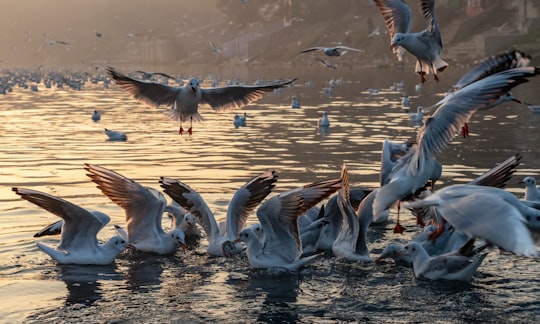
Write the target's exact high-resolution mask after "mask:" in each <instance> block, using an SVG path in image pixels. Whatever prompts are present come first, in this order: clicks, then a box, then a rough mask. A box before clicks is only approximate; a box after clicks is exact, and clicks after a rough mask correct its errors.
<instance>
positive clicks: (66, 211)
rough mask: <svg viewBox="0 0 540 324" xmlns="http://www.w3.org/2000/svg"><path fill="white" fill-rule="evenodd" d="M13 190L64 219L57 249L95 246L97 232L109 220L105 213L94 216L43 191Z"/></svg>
mask: <svg viewBox="0 0 540 324" xmlns="http://www.w3.org/2000/svg"><path fill="white" fill-rule="evenodd" d="M13 191H14V192H15V193H16V194H18V195H19V196H21V198H23V199H24V200H27V201H29V202H31V203H33V204H35V205H37V206H39V207H41V208H43V209H45V210H46V211H48V212H50V213H52V214H55V215H56V216H58V217H60V218H62V219H63V220H64V225H63V226H62V238H61V241H60V245H58V248H57V249H59V250H68V249H70V248H71V247H74V248H77V249H78V248H84V247H92V248H95V247H96V246H97V245H98V240H97V237H96V235H97V233H98V232H99V231H100V230H101V229H102V228H103V227H104V226H105V225H107V224H108V223H109V221H110V218H109V217H108V216H106V215H105V214H102V215H103V217H99V218H98V217H95V216H94V215H93V214H92V213H90V212H89V211H87V210H86V209H84V208H82V207H80V206H77V205H75V204H73V203H70V202H69V201H67V200H64V199H61V198H59V197H55V196H52V195H49V194H47V193H44V192H40V191H37V190H32V189H25V188H13Z"/></svg>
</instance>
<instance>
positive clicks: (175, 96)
mask: <svg viewBox="0 0 540 324" xmlns="http://www.w3.org/2000/svg"><path fill="white" fill-rule="evenodd" d="M107 72H108V73H109V74H110V75H111V77H112V78H113V79H114V80H115V82H116V83H117V84H118V85H120V86H121V87H122V88H123V89H124V90H126V91H127V92H128V93H129V94H131V95H132V96H133V98H135V99H136V100H138V101H140V102H143V103H145V104H146V105H148V106H151V107H155V108H157V107H160V106H165V107H167V108H169V111H168V113H167V116H168V117H169V118H170V119H172V120H176V121H179V122H180V129H179V130H178V133H179V134H180V135H182V133H183V132H184V128H183V127H182V123H183V122H186V121H189V122H190V126H189V128H188V130H187V133H188V134H190V135H191V134H192V122H193V121H195V122H197V121H203V120H204V118H203V117H202V116H201V114H199V104H208V105H210V106H211V107H212V108H213V109H214V110H217V111H222V110H225V109H228V108H233V107H238V108H240V107H243V106H245V105H247V104H249V103H251V102H253V101H255V100H257V99H259V98H261V97H262V96H263V95H264V94H265V93H267V92H271V91H273V90H274V89H278V88H281V87H284V86H286V85H288V84H291V83H293V82H294V81H295V80H296V79H293V80H288V81H284V82H277V83H274V84H269V85H264V86H245V85H232V86H225V87H217V88H205V89H203V88H201V87H200V83H199V80H198V79H196V78H191V79H189V80H188V82H187V83H186V84H185V85H184V86H182V87H178V88H177V87H172V86H168V85H164V84H160V83H156V82H144V81H140V80H135V79H132V78H130V77H128V76H126V75H124V74H122V73H120V72H118V71H116V70H115V69H114V68H111V67H109V68H108V69H107Z"/></svg>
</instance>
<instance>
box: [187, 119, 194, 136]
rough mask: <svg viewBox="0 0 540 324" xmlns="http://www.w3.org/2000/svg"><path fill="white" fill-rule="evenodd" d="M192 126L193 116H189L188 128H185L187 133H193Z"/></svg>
mask: <svg viewBox="0 0 540 324" xmlns="http://www.w3.org/2000/svg"><path fill="white" fill-rule="evenodd" d="M192 127H193V117H189V129H188V130H187V132H188V134H189V135H191V134H193V130H192Z"/></svg>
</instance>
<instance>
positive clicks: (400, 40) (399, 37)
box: [390, 33, 405, 50]
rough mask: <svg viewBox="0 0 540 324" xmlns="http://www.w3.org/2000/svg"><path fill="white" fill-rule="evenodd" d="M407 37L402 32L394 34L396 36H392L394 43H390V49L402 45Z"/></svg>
mask: <svg viewBox="0 0 540 324" xmlns="http://www.w3.org/2000/svg"><path fill="white" fill-rule="evenodd" d="M404 39H405V35H403V34H402V33H397V34H395V35H394V37H393V38H392V43H391V44H390V49H392V50H393V49H396V48H397V47H398V46H400V45H401V43H403V40H404Z"/></svg>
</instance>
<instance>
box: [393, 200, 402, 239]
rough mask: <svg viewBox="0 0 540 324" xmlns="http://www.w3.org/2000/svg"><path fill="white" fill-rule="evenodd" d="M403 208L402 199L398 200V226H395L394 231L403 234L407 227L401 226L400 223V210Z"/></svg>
mask: <svg viewBox="0 0 540 324" xmlns="http://www.w3.org/2000/svg"><path fill="white" fill-rule="evenodd" d="M400 209H401V201H399V202H398V205H397V223H396V226H394V233H399V234H403V231H404V230H405V227H403V226H401V224H400V223H399V211H400Z"/></svg>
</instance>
